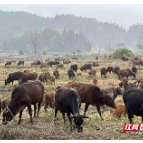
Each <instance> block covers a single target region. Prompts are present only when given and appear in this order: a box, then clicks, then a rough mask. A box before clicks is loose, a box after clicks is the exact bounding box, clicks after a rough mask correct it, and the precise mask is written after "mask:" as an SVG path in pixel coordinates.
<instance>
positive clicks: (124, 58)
mask: <svg viewBox="0 0 143 143" xmlns="http://www.w3.org/2000/svg"><path fill="white" fill-rule="evenodd" d="M121 59H122V60H123V61H128V60H129V59H128V58H127V57H124V56H122V57H121Z"/></svg>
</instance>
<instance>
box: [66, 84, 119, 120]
mask: <svg viewBox="0 0 143 143" xmlns="http://www.w3.org/2000/svg"><path fill="white" fill-rule="evenodd" d="M66 86H67V87H72V88H74V89H75V90H76V91H77V92H78V94H79V95H80V97H81V103H86V105H85V113H84V115H85V114H86V111H87V109H88V106H89V105H90V104H91V105H96V108H97V111H98V113H99V115H100V117H101V119H102V120H103V117H102V115H101V111H100V106H103V105H104V104H106V105H108V106H110V107H113V108H116V106H115V103H114V100H113V99H112V98H111V97H110V96H109V95H107V94H104V93H103V92H102V91H101V90H100V88H99V87H98V86H95V85H91V84H83V83H78V82H69V83H68V84H67V85H66Z"/></svg>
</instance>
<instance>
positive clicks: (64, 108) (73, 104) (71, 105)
mask: <svg viewBox="0 0 143 143" xmlns="http://www.w3.org/2000/svg"><path fill="white" fill-rule="evenodd" d="M56 89H57V91H56V94H55V120H56V117H57V112H58V110H60V111H61V113H62V116H63V120H64V124H65V121H66V120H65V113H67V116H68V119H69V122H70V127H71V129H72V119H74V123H75V125H76V128H77V129H78V131H82V130H83V129H82V124H83V118H87V117H85V116H83V115H80V112H79V109H80V107H81V99H80V96H79V94H78V93H77V91H76V90H75V89H73V88H69V87H64V86H60V87H57V88H56ZM71 114H72V115H73V116H72V117H71V116H70V115H71Z"/></svg>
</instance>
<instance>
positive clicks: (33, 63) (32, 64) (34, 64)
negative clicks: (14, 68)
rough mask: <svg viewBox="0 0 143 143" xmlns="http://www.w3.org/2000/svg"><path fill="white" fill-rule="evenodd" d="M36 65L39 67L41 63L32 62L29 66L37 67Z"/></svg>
mask: <svg viewBox="0 0 143 143" xmlns="http://www.w3.org/2000/svg"><path fill="white" fill-rule="evenodd" d="M37 65H41V62H40V61H33V62H32V63H31V66H37Z"/></svg>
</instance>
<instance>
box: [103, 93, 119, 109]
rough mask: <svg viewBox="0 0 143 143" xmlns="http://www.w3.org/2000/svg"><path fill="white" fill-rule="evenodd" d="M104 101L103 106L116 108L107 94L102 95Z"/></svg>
mask: <svg viewBox="0 0 143 143" xmlns="http://www.w3.org/2000/svg"><path fill="white" fill-rule="evenodd" d="M104 95H105V96H104V99H103V104H106V105H108V106H110V107H112V108H116V105H115V102H114V100H113V99H112V97H111V96H109V95H107V94H104Z"/></svg>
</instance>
